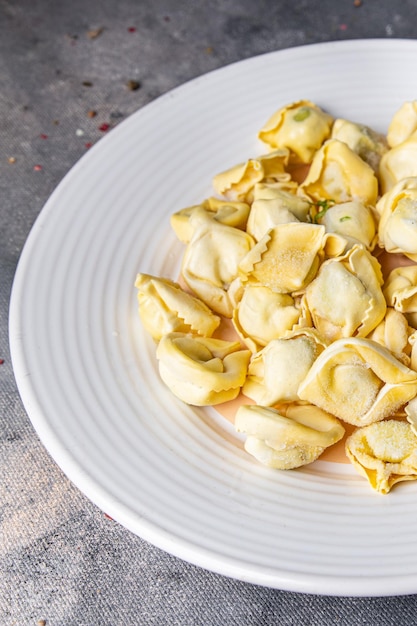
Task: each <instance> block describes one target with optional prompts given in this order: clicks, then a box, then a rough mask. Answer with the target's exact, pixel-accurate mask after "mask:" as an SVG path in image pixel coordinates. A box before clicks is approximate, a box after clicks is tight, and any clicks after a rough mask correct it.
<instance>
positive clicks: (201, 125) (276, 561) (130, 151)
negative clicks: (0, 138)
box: [10, 40, 417, 596]
mask: <svg viewBox="0 0 417 626" xmlns="http://www.w3.org/2000/svg"><path fill="white" fill-rule="evenodd" d="M416 64H417V42H415V41H400V40H376V41H372V40H368V41H346V42H338V43H326V44H318V45H313V46H306V47H301V48H294V49H290V50H284V51H280V52H273V53H270V54H267V55H263V56H260V57H256V58H253V59H249V60H246V61H243V62H240V63H237V64H234V65H231V66H228V67H225V68H223V69H221V70H217V71H215V72H212V73H210V74H208V75H206V76H203V77H201V78H198V79H196V80H193V81H192V82H190V83H188V84H186V85H184V86H182V87H180V88H178V89H176V90H174V91H172V92H170V93H168V94H166V95H165V96H163V97H161V98H159V99H158V100H156V101H155V102H153V103H152V104H150V105H148V106H146V107H145V108H143V109H142V110H140V111H138V112H137V113H136V114H134V115H132V116H131V117H130V118H129V119H127V120H126V121H125V122H123V123H122V124H121V125H120V126H118V127H117V128H116V129H114V130H113V131H112V132H110V133H109V134H108V135H107V136H106V137H105V138H103V139H102V140H101V141H100V142H99V143H98V144H97V145H96V146H95V147H94V148H93V149H92V150H91V151H90V152H89V153H88V154H87V155H86V156H85V157H84V158H82V159H81V161H80V162H79V163H78V164H77V165H76V166H75V167H74V168H73V169H72V170H71V171H70V172H69V174H68V175H67V176H66V178H65V179H64V180H63V181H62V183H61V184H60V185H59V186H58V188H57V189H56V191H55V192H54V193H53V195H52V197H51V198H50V200H49V201H48V202H47V204H46V206H45V207H44V209H43V211H42V212H41V214H40V216H39V218H38V220H37V222H36V224H35V226H34V228H33V230H32V232H31V234H30V236H29V238H28V241H27V244H26V246H25V248H24V251H23V254H22V257H21V260H20V263H19V267H18V270H17V273H16V278H15V283H14V288H13V294H12V301H11V315H10V337H11V348H12V357H13V364H14V368H15V373H16V378H17V383H18V386H19V390H20V393H21V396H22V399H23V402H24V404H25V407H26V409H27V412H28V414H29V416H30V419H31V420H32V422H33V424H34V426H35V428H36V430H37V432H38V434H39V435H40V437H41V439H42V441H43V442H44V444H45V446H46V448H47V449H48V450H49V452H50V454H51V455H52V456H53V458H54V459H55V460H56V462H57V463H58V464H59V465H60V466H61V468H62V469H63V470H64V471H65V472H66V474H67V475H68V476H69V478H70V479H71V480H72V481H73V482H74V483H75V484H76V485H77V486H78V487H79V488H80V489H81V490H82V491H83V492H84V493H85V494H86V495H87V496H88V497H89V498H90V499H91V500H92V501H93V502H95V503H96V504H97V505H98V506H99V507H101V508H102V509H103V510H104V511H105V512H107V513H108V514H109V515H111V516H112V517H113V518H114V519H116V520H117V521H119V522H120V523H121V524H123V525H124V526H126V527H127V528H128V529H130V530H131V531H133V532H134V533H137V534H138V535H140V536H142V537H143V538H145V539H146V540H148V541H150V542H152V543H154V544H156V545H157V546H159V547H161V548H162V549H164V550H166V551H168V552H170V553H172V554H174V555H176V556H178V557H181V558H183V559H185V560H187V561H190V562H192V563H194V564H197V565H200V566H202V567H205V568H208V569H210V570H213V571H215V572H219V573H222V574H225V575H227V576H232V577H236V578H238V579H241V580H245V581H249V582H252V583H256V584H260V585H266V586H270V587H276V588H280V589H285V590H292V591H303V592H309V593H314V594H328V595H356V596H375V595H395V594H407V593H415V592H417V538H416V532H415V520H416V516H417V484H414V483H405V484H403V485H400V486H398V488H396V489H395V490H393V491H392V492H391V494H390V495H388V496H381V495H378V494H376V493H374V492H373V491H372V490H371V488H370V487H369V486H368V484H367V483H366V481H365V480H364V479H362V478H360V477H359V476H358V475H357V474H356V473H355V472H354V470H353V469H352V468H351V467H350V466H349V465H344V464H337V463H331V462H324V461H321V462H317V463H314V464H312V465H311V466H309V467H307V468H305V469H301V470H298V471H292V472H278V471H275V472H274V471H271V470H267V469H265V468H263V467H260V466H259V465H258V464H257V463H256V461H254V460H253V459H252V458H250V457H249V456H248V455H247V454H246V453H245V452H244V451H243V449H242V442H241V440H240V439H239V438H238V437H237V436H236V435H235V433H234V431H233V428H232V426H231V425H230V424H229V422H227V421H226V420H224V418H222V417H221V416H219V415H218V414H217V413H216V412H215V411H214V410H212V409H208V410H205V409H194V408H191V407H187V406H185V405H183V404H182V403H180V402H179V401H177V400H176V399H174V398H173V397H172V396H171V395H170V393H169V392H168V391H167V389H166V388H165V387H164V386H163V384H162V383H161V382H160V380H159V377H158V375H157V369H156V361H155V348H154V345H153V343H152V341H151V340H150V339H149V337H147V336H145V334H144V332H143V331H142V328H141V325H140V322H139V320H138V316H137V311H136V293H135V289H134V287H133V284H134V280H135V275H136V273H137V272H138V271H141V272H148V273H153V274H157V275H165V276H166V275H168V276H171V277H174V278H176V276H177V271H178V263H179V259H180V254H181V252H182V247H181V245H179V244H178V243H177V242H176V240H175V237H174V236H173V234H172V232H171V230H170V225H169V215H170V214H171V213H172V212H173V211H175V210H178V209H180V208H183V207H185V206H189V205H191V204H194V203H197V202H198V201H200V200H202V199H204V198H206V197H207V196H208V195H209V194H210V193H211V178H212V176H213V174H215V173H217V172H219V171H221V170H223V169H225V168H227V167H229V166H232V165H234V164H236V163H238V162H240V161H242V160H244V159H246V158H247V157H250V156H254V155H256V154H260V153H261V152H262V151H265V150H264V148H262V147H261V146H260V144H259V143H258V141H257V139H256V133H257V131H258V130H259V128H260V127H261V125H262V124H263V123H264V122H265V121H266V120H267V119H268V117H269V116H270V115H271V114H272V113H273V112H274V111H275V110H276V109H277V108H278V107H280V106H283V105H285V104H287V103H289V102H292V101H294V100H297V99H300V98H308V99H310V100H313V101H315V102H316V103H317V104H319V105H321V106H323V107H324V108H326V109H327V110H329V111H330V112H331V113H332V114H334V115H335V116H344V117H347V118H350V119H352V120H356V121H361V122H363V123H365V124H369V125H371V126H373V127H374V128H375V129H377V130H382V131H384V130H386V128H387V125H388V122H389V120H390V118H391V116H392V114H393V113H394V112H395V111H396V110H397V108H398V107H399V106H400V105H401V104H402V103H403V102H404V101H405V100H410V99H414V98H416V97H417V92H416V90H415V81H414V80H413V79H412V77H413V76H414V75H415V67H416Z"/></svg>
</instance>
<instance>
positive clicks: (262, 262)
mask: <svg viewBox="0 0 417 626" xmlns="http://www.w3.org/2000/svg"><path fill="white" fill-rule="evenodd" d="M324 236H325V228H324V226H319V225H316V224H304V223H302V222H299V223H297V222H295V223H294V222H292V223H288V224H279V225H278V226H275V227H274V228H271V229H270V230H269V231H268V232H267V234H266V235H264V237H262V239H261V240H260V241H258V242H257V243H256V244H255V246H254V247H253V248H252V249H251V250H250V252H249V253H248V254H247V255H246V256H245V257H244V258H243V259H242V261H241V262H240V265H239V270H240V276H241V279H242V282H243V283H244V284H245V283H246V282H250V283H254V284H258V285H264V286H266V287H269V288H271V289H273V290H274V291H277V292H280V293H291V292H293V291H297V290H300V289H302V288H303V287H305V286H306V285H307V284H308V283H309V282H310V281H311V280H312V279H313V278H314V276H315V275H316V273H317V270H318V268H319V265H320V262H321V260H322V257H323V246H324Z"/></svg>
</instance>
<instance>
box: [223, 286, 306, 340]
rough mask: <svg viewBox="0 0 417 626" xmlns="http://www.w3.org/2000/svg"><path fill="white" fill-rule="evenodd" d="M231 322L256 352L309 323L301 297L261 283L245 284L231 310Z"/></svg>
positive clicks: (239, 334)
mask: <svg viewBox="0 0 417 626" xmlns="http://www.w3.org/2000/svg"><path fill="white" fill-rule="evenodd" d="M232 321H233V326H234V328H235V330H236V332H237V334H238V336H239V337H240V338H241V339H242V341H243V342H244V343H245V344H246V345H247V346H248V348H250V349H251V350H252V352H257V351H258V349H259V348H260V347H262V346H266V345H267V344H268V343H269V342H270V341H271V340H272V339H276V338H278V337H282V336H283V335H285V333H286V332H288V331H291V330H293V328H295V327H297V326H307V325H309V323H310V317H309V316H308V313H307V310H306V307H305V305H304V300H303V299H301V298H297V299H296V298H293V297H292V296H291V295H290V294H283V293H277V292H276V291H273V290H272V289H270V288H269V287H265V286H263V285H250V284H249V285H246V287H244V289H243V295H242V297H241V299H240V301H239V303H238V304H237V306H236V307H235V309H234V311H233V318H232Z"/></svg>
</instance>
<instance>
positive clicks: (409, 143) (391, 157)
mask: <svg viewBox="0 0 417 626" xmlns="http://www.w3.org/2000/svg"><path fill="white" fill-rule="evenodd" d="M411 176H417V132H415V133H413V134H412V135H410V137H408V139H406V140H405V141H403V142H402V143H400V144H398V145H396V146H395V147H394V148H391V149H390V150H388V152H387V153H386V154H384V156H383V157H382V158H381V162H380V164H379V181H380V184H381V191H382V193H383V194H384V193H387V191H389V190H390V189H392V188H393V187H394V186H395V185H396V184H397V183H398V182H400V181H401V180H403V179H404V178H410V177H411Z"/></svg>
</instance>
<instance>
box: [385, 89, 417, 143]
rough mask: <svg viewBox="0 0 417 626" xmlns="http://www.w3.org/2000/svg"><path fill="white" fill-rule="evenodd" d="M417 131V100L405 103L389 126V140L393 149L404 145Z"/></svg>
mask: <svg viewBox="0 0 417 626" xmlns="http://www.w3.org/2000/svg"><path fill="white" fill-rule="evenodd" d="M416 130H417V100H411V101H409V102H404V103H403V104H402V105H401V106H400V108H399V109H398V110H397V111H396V112H395V113H394V115H393V117H392V119H391V122H390V124H389V126H388V132H387V140H388V145H389V146H390V147H391V148H394V147H395V146H398V145H399V144H400V143H403V141H405V140H406V139H408V138H409V137H411V135H412V134H413V133H414V132H415V131H416Z"/></svg>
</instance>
